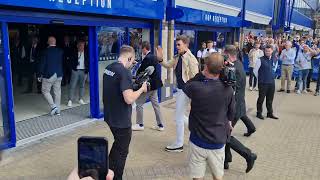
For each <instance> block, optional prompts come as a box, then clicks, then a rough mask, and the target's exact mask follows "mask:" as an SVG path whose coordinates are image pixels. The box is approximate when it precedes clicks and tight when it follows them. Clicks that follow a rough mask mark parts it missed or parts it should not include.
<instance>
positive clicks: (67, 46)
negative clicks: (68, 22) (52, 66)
mask: <svg viewBox="0 0 320 180" xmlns="http://www.w3.org/2000/svg"><path fill="white" fill-rule="evenodd" d="M63 41H64V44H63V79H62V86H65V85H67V84H69V83H70V81H71V71H72V53H73V52H74V51H75V50H76V49H73V46H72V44H71V43H70V38H69V36H64V38H63Z"/></svg>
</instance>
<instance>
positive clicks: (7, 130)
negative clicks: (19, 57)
mask: <svg viewBox="0 0 320 180" xmlns="http://www.w3.org/2000/svg"><path fill="white" fill-rule="evenodd" d="M8 45H9V44H8V29H7V24H6V23H3V22H2V23H1V22H0V150H1V149H3V148H8V147H12V146H13V145H14V142H13V141H15V139H14V134H15V132H11V130H13V131H14V127H13V126H14V123H10V122H13V121H14V120H13V118H10V115H9V108H8V107H9V99H8V97H11V96H12V91H9V90H8V89H9V88H8V85H9V86H11V84H9V83H8V82H11V81H8V78H9V79H10V77H7V76H8V75H10V73H8V72H7V70H9V69H10V68H9V63H8V60H9V59H8V57H9V53H8V52H9V50H8ZM11 103H12V99H11ZM11 117H13V116H11ZM10 119H11V121H10ZM11 125H12V126H11ZM11 133H13V134H11Z"/></svg>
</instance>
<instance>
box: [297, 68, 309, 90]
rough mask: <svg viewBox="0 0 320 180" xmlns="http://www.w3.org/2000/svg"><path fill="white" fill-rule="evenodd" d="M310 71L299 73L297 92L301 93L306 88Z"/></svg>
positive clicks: (304, 70) (305, 70)
mask: <svg viewBox="0 0 320 180" xmlns="http://www.w3.org/2000/svg"><path fill="white" fill-rule="evenodd" d="M309 72H310V70H309V69H303V70H300V71H299V86H298V87H299V90H300V91H303V90H305V89H306V87H307V78H308V74H309Z"/></svg>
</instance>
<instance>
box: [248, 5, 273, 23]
mask: <svg viewBox="0 0 320 180" xmlns="http://www.w3.org/2000/svg"><path fill="white" fill-rule="evenodd" d="M273 11H274V0H259V1H257V0H247V1H246V20H248V21H252V22H254V23H257V24H265V25H268V24H270V21H271V20H272V17H273Z"/></svg>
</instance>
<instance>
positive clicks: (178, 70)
mask: <svg viewBox="0 0 320 180" xmlns="http://www.w3.org/2000/svg"><path fill="white" fill-rule="evenodd" d="M175 71H176V78H177V87H178V89H183V88H184V85H185V84H186V83H185V82H184V81H183V79H182V56H179V59H178V63H177V67H176V69H175Z"/></svg>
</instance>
